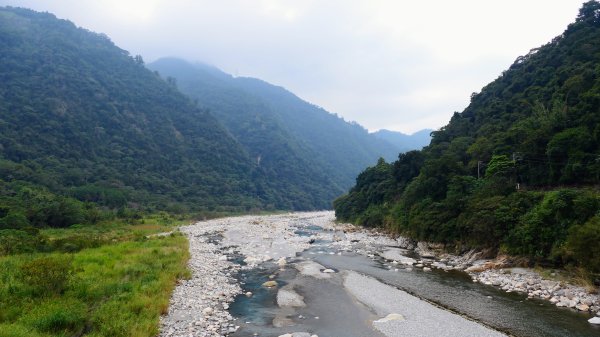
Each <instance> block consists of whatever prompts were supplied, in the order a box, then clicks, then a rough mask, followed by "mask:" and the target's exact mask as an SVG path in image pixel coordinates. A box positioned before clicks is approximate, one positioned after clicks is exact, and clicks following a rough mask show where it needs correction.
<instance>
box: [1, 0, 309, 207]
mask: <svg viewBox="0 0 600 337" xmlns="http://www.w3.org/2000/svg"><path fill="white" fill-rule="evenodd" d="M265 177H266V175H265V173H264V172H263V171H262V170H261V169H260V167H259V166H258V165H257V164H256V163H255V160H254V159H251V158H250V157H249V156H248V154H247V153H246V151H245V150H244V149H243V148H242V147H241V146H240V144H239V143H238V142H237V141H236V140H235V139H234V138H233V137H231V135H230V134H229V133H228V132H227V130H226V129H225V128H224V127H223V126H222V125H221V124H220V123H219V122H218V121H217V120H216V119H215V118H214V117H213V116H212V115H211V114H210V113H208V112H207V111H206V110H203V109H200V108H198V107H197V106H196V105H195V104H194V103H193V102H192V101H190V100H189V99H188V98H187V97H186V96H184V95H183V94H181V93H180V92H179V91H178V90H177V89H176V88H175V87H174V86H173V85H169V84H168V83H167V82H165V81H164V80H162V79H161V78H160V77H159V76H157V75H156V74H154V73H153V72H151V71H149V70H148V69H146V68H145V66H144V64H143V61H142V59H141V57H139V56H136V57H131V56H130V55H129V54H128V53H127V52H126V51H124V50H122V49H120V48H118V47H116V46H115V45H114V44H113V43H112V42H111V41H110V40H109V39H108V38H107V37H106V36H104V35H102V34H96V33H93V32H90V31H87V30H85V29H81V28H77V27H75V25H73V24H72V23H71V22H69V21H65V20H59V19H56V18H55V17H54V16H53V15H51V14H48V13H37V12H34V11H30V10H26V9H16V8H6V7H5V8H0V179H1V181H0V183H1V184H0V187H1V191H2V193H1V197H2V198H3V200H5V199H7V198H8V199H10V200H12V201H6V200H5V201H3V204H13V205H14V204H18V201H15V200H14V198H17V199H19V200H21V201H23V200H25V201H27V199H28V197H26V196H22V194H23V193H25V192H23V191H24V189H23V186H25V185H29V186H34V187H43V188H45V189H48V190H49V191H51V192H53V193H57V194H60V195H65V196H71V197H74V198H77V199H79V200H81V201H91V202H96V203H98V204H101V205H104V206H107V207H125V206H131V207H154V208H156V207H157V208H162V209H165V208H172V209H180V208H182V207H183V208H187V209H190V208H191V209H222V210H247V209H250V208H293V207H294V206H298V208H312V207H315V205H314V204H311V203H304V204H299V205H292V204H291V202H290V199H289V198H288V196H287V194H286V192H285V188H284V187H283V186H275V187H273V186H274V185H276V184H274V183H273V182H271V181H268V180H267V179H265ZM20 195H21V197H19V196H20ZM11 198H12V199H11ZM136 205H137V206H136ZM7 207H8V206H7ZM7 207H5V206H3V207H2V208H3V211H2V212H0V217H2V216H3V215H6V214H7V212H8V211H7V210H6V208H7ZM8 208H9V209H10V207H8ZM8 213H10V212H8Z"/></svg>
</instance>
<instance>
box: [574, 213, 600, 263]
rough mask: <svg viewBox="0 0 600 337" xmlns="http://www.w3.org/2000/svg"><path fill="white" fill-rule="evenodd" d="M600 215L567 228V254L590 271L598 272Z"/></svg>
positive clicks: (599, 259)
mask: <svg viewBox="0 0 600 337" xmlns="http://www.w3.org/2000/svg"><path fill="white" fill-rule="evenodd" d="M598 242H600V217H599V216H598V215H597V216H595V217H593V218H591V219H590V220H588V221H587V222H586V223H585V224H583V225H578V226H573V227H571V228H570V229H569V236H568V238H567V243H566V249H567V256H568V257H569V258H572V259H574V260H575V261H577V262H578V263H579V264H580V265H582V266H585V267H586V268H587V269H589V270H590V271H592V272H595V273H600V246H599V245H598Z"/></svg>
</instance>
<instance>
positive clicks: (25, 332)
mask: <svg viewBox="0 0 600 337" xmlns="http://www.w3.org/2000/svg"><path fill="white" fill-rule="evenodd" d="M38 336H39V334H37V333H36V332H35V331H32V330H31V329H28V328H26V327H24V326H22V325H19V324H0V337H38Z"/></svg>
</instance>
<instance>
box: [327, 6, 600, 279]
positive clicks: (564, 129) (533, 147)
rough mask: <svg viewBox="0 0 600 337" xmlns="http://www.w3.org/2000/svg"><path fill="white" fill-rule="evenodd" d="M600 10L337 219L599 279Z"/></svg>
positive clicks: (534, 54)
mask: <svg viewBox="0 0 600 337" xmlns="http://www.w3.org/2000/svg"><path fill="white" fill-rule="evenodd" d="M599 64H600V3H598V2H597V1H589V2H586V3H585V4H584V5H583V7H582V8H581V10H580V13H579V15H578V17H577V19H576V21H575V22H574V23H572V24H571V25H569V27H568V28H567V29H566V30H565V32H564V33H563V34H562V35H560V36H558V37H556V38H555V39H553V40H552V41H551V42H550V43H548V44H546V45H544V46H542V47H540V48H536V49H533V50H532V51H531V52H530V53H529V54H527V55H526V56H523V57H519V58H517V60H516V61H515V62H514V64H513V65H512V66H511V67H510V68H509V69H508V70H506V71H505V72H503V73H502V75H501V76H500V77H498V79H496V80H495V81H493V82H492V83H490V84H488V85H487V86H486V87H484V88H483V90H482V91H481V92H480V93H474V94H473V95H472V96H471V103H470V105H469V106H468V107H467V108H466V109H465V110H464V111H463V112H462V113H455V114H454V116H453V117H452V119H451V120H450V123H449V124H448V125H446V126H445V127H443V128H441V129H440V130H439V131H435V132H433V133H432V136H433V138H432V141H431V144H430V145H429V146H427V147H426V148H425V149H423V150H422V151H410V152H406V153H403V154H400V156H399V158H398V160H397V161H395V162H393V163H387V162H385V161H384V160H380V161H379V162H378V163H377V165H375V166H373V167H370V168H368V169H366V170H365V171H364V172H362V173H361V174H360V175H359V176H358V178H357V179H356V185H355V186H354V187H353V188H352V189H351V190H350V192H349V193H348V194H347V195H344V196H342V197H340V198H339V199H337V200H336V201H335V203H334V207H335V211H336V216H337V217H338V219H341V220H346V221H351V222H353V223H357V224H362V225H365V226H383V227H385V228H387V229H389V230H390V231H393V232H397V233H403V234H405V235H408V236H411V237H413V238H416V239H418V240H427V241H435V242H439V243H443V244H446V245H447V246H448V247H453V248H455V249H456V250H458V251H466V250H467V249H469V248H480V249H484V248H487V249H490V248H491V249H492V251H495V252H501V253H509V254H512V255H517V256H523V257H526V258H528V259H530V261H531V262H533V263H538V264H539V265H542V266H552V265H554V266H557V265H558V266H567V267H568V268H569V267H573V268H580V272H583V273H584V274H587V276H586V278H587V279H589V280H594V279H596V280H598V275H599V274H598V273H600V245H598V242H600V213H599V209H600V192H599V189H598V185H599V183H600V66H599Z"/></svg>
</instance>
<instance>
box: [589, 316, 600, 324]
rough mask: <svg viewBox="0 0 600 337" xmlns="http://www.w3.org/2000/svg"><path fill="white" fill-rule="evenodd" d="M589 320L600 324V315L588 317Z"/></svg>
mask: <svg viewBox="0 0 600 337" xmlns="http://www.w3.org/2000/svg"><path fill="white" fill-rule="evenodd" d="M588 322H590V323H591V324H600V317H598V316H596V317H592V318H590V319H588Z"/></svg>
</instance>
